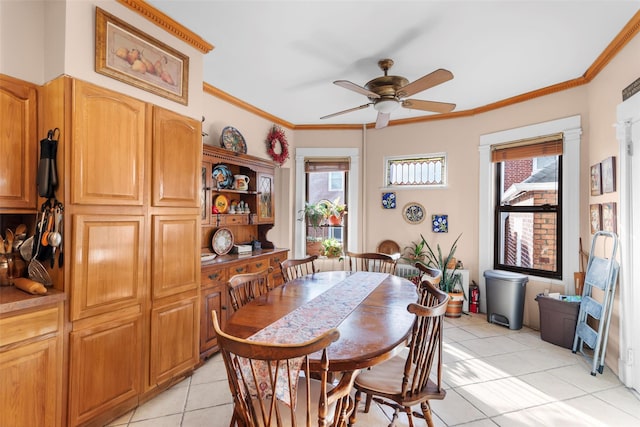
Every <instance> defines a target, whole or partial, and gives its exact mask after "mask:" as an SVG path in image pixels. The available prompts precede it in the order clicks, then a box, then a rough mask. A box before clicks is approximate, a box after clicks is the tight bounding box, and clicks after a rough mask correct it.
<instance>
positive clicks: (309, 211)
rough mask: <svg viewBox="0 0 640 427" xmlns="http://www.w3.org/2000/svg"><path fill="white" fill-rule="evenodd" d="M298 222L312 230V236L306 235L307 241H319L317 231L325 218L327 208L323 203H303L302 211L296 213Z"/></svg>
mask: <svg viewBox="0 0 640 427" xmlns="http://www.w3.org/2000/svg"><path fill="white" fill-rule="evenodd" d="M298 214H299V217H298V221H305V222H306V224H307V226H308V227H311V228H312V229H313V236H309V235H307V240H308V241H319V240H321V239H318V230H319V229H320V226H321V225H322V223H323V222H324V220H325V219H326V217H327V208H326V206H325V204H324V203H322V202H318V203H309V202H305V203H304V209H301V210H300V211H298Z"/></svg>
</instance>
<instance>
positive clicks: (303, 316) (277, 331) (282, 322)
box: [241, 271, 389, 405]
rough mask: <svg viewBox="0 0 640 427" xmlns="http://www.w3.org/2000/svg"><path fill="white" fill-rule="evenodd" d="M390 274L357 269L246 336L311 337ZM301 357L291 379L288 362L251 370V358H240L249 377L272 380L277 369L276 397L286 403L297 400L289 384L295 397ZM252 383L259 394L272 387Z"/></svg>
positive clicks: (290, 340) (282, 340)
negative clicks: (357, 270) (290, 397)
mask: <svg viewBox="0 0 640 427" xmlns="http://www.w3.org/2000/svg"><path fill="white" fill-rule="evenodd" d="M388 276H389V275H388V274H386V273H372V272H366V271H359V272H355V273H353V274H351V275H350V276H348V277H347V278H345V279H343V280H341V281H340V282H337V283H335V284H334V285H332V286H330V287H327V289H325V291H324V292H323V293H322V294H320V295H318V296H317V297H315V298H314V299H312V300H311V301H309V302H307V303H306V304H304V305H302V306H300V307H298V308H297V309H295V310H294V311H292V312H291V313H289V314H287V315H286V316H284V317H282V318H280V319H278V320H276V321H275V322H273V323H271V324H270V325H268V326H266V327H265V328H263V329H261V330H260V331H258V332H256V333H255V334H254V335H252V336H251V337H249V338H247V339H248V340H249V341H259V342H268V343H276V344H294V343H299V342H303V341H308V340H311V339H313V338H315V337H317V336H319V335H321V334H323V333H324V332H326V331H328V330H329V329H331V328H334V327H336V326H338V325H339V324H340V323H342V321H343V320H344V319H345V318H346V317H347V316H348V315H349V314H350V313H351V312H352V311H353V310H354V309H355V308H356V307H358V305H360V303H361V302H362V301H364V300H365V299H366V298H367V297H368V296H369V294H370V293H371V292H372V291H373V290H374V289H375V288H377V287H378V285H380V283H382V281H383V280H384V279H386V278H387V277H388ZM329 291H331V292H329ZM302 361H303V358H301V359H300V360H298V361H297V363H296V365H294V366H290V367H289V372H290V378H289V381H287V377H286V372H287V366H286V364H285V362H282V364H281V365H280V366H278V367H276V366H268V364H267V363H264V364H261V366H256V365H254V366H253V369H255V370H256V371H255V372H252V371H251V366H250V364H249V363H248V362H249V361H248V360H244V361H243V362H241V367H242V369H243V371H244V375H245V377H246V378H250V377H253V375H254V374H255V377H254V378H257V379H258V382H259V383H262V382H271V381H272V379H273V378H274V377H275V371H276V369H277V371H278V375H277V383H276V398H277V399H279V400H281V401H283V402H284V403H286V404H287V405H292V404H293V405H295V401H294V402H291V401H290V399H289V391H290V390H289V384H291V386H292V390H291V391H292V393H291V395H292V396H293V397H294V399H295V396H296V394H297V393H296V391H295V386H296V385H297V383H298V376H299V374H300V369H301V364H302ZM251 386H252V389H251V390H250V393H251V394H252V395H257V390H262V391H263V393H264V392H266V391H268V390H271V388H272V387H270V386H268V385H259V386H258V387H255V384H251ZM267 397H270V396H267Z"/></svg>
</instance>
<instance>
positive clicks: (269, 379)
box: [211, 310, 357, 427]
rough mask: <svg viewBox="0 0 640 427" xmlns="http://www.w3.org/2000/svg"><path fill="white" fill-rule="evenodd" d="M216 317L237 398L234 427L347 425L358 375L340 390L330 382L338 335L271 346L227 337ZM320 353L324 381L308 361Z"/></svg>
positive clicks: (344, 379)
mask: <svg viewBox="0 0 640 427" xmlns="http://www.w3.org/2000/svg"><path fill="white" fill-rule="evenodd" d="M211 317H212V319H213V328H214V330H215V332H216V335H217V337H218V345H219V346H220V352H221V353H222V358H223V360H224V365H225V368H226V370H227V379H228V382H229V388H230V390H231V394H232V396H233V405H234V409H233V418H232V420H231V423H230V425H231V426H234V425H238V426H244V427H259V426H260V427H262V426H270V427H284V426H287V427H289V426H331V427H345V426H346V425H347V423H348V418H349V414H350V413H351V412H352V410H353V400H352V399H351V398H350V392H351V389H352V387H353V381H354V378H355V376H356V374H357V371H352V372H348V373H345V374H343V376H342V378H341V380H340V382H339V383H338V384H337V385H333V384H331V383H330V382H328V381H327V377H328V371H329V359H328V357H327V347H329V345H330V344H331V343H332V342H335V341H337V340H338V338H339V337H340V332H338V330H337V329H330V330H328V331H327V332H325V333H323V334H322V335H320V336H318V337H316V338H314V339H312V340H309V341H306V342H301V343H296V344H270V343H264V342H257V341H249V340H245V339H242V338H238V337H234V336H232V335H228V334H226V333H225V332H223V331H222V330H220V325H219V324H218V318H217V316H216V312H215V310H214V311H212V312H211ZM316 352H321V357H320V364H319V366H314V369H313V371H314V373H315V374H316V376H318V377H319V378H320V379H313V378H312V375H311V374H312V372H311V369H310V364H309V359H308V356H309V355H311V354H314V353H316ZM300 373H302V375H300ZM274 396H275V398H274Z"/></svg>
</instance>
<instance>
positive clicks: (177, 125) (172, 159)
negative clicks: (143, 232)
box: [152, 107, 202, 208]
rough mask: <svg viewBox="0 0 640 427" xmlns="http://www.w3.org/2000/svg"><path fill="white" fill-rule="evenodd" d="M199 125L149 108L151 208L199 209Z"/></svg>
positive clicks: (200, 151) (196, 122) (176, 115)
mask: <svg viewBox="0 0 640 427" xmlns="http://www.w3.org/2000/svg"><path fill="white" fill-rule="evenodd" d="M200 125H201V124H200V122H198V121H197V120H193V119H188V118H186V117H184V116H181V115H179V114H177V113H174V112H172V111H169V110H165V109H163V108H159V107H154V108H153V170H152V175H153V177H152V182H153V190H152V193H153V202H152V203H153V206H176V207H194V208H197V207H199V206H200V205H199V203H200V200H199V194H198V191H199V190H200V182H199V176H198V173H197V171H198V169H199V167H200V164H201V156H202V149H201V144H200V141H201V139H202V136H201V131H200ZM194 141H197V142H198V144H194Z"/></svg>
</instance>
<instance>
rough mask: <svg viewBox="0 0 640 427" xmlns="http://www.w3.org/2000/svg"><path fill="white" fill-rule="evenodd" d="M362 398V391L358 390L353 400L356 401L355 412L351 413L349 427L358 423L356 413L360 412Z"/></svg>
mask: <svg viewBox="0 0 640 427" xmlns="http://www.w3.org/2000/svg"><path fill="white" fill-rule="evenodd" d="M360 396H361V392H360V390H356V394H355V396H354V398H353V400H354V404H353V411H352V412H351V415H350V416H349V427H351V426H352V425H354V424H355V423H356V413H357V412H358V405H359V404H360Z"/></svg>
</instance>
